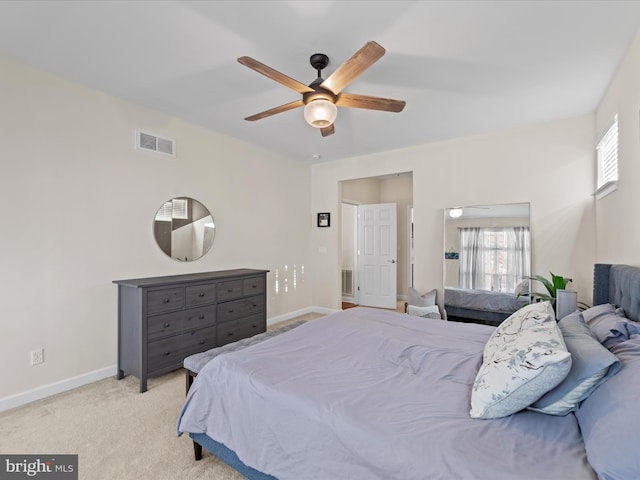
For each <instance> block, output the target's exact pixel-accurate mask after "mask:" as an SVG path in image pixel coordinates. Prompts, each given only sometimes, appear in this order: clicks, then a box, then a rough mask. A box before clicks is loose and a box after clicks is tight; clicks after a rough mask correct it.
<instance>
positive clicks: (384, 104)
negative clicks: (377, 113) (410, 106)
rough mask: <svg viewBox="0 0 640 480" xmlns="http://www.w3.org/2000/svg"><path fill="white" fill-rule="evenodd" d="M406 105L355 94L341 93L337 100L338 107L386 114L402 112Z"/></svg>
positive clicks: (396, 101) (398, 101) (400, 101)
mask: <svg viewBox="0 0 640 480" xmlns="http://www.w3.org/2000/svg"><path fill="white" fill-rule="evenodd" d="M406 104H407V102H405V101H404V100H393V99H391V98H381V97H369V96H367V95H357V94H355V93H341V94H340V95H338V99H337V100H336V105H337V106H338V107H349V108H366V109H368V110H382V111H384V112H401V111H402V109H403V108H404V106H405V105H406Z"/></svg>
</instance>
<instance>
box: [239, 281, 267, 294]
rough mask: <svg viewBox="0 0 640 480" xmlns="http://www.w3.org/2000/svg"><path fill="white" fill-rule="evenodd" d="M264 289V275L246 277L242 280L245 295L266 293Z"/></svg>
mask: <svg viewBox="0 0 640 480" xmlns="http://www.w3.org/2000/svg"><path fill="white" fill-rule="evenodd" d="M264 291H265V287H264V277H254V278H246V279H244V280H243V281H242V293H243V296H245V297H247V296H249V295H257V294H259V293H264Z"/></svg>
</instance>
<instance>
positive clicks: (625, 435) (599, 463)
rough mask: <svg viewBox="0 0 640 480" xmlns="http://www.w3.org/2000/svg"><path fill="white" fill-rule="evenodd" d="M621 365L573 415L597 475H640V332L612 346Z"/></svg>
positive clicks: (607, 477) (621, 476)
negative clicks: (639, 408) (639, 401)
mask: <svg viewBox="0 0 640 480" xmlns="http://www.w3.org/2000/svg"><path fill="white" fill-rule="evenodd" d="M611 352H612V353H613V354H615V355H616V356H617V357H618V359H619V360H620V363H621V365H622V368H621V369H620V372H618V374H617V375H616V376H614V377H613V378H611V379H609V381H608V382H606V383H604V384H602V385H600V387H599V388H598V389H597V390H595V391H594V392H593V393H592V394H591V396H590V397H589V398H587V399H586V400H585V401H584V402H582V404H581V405H580V407H579V408H578V410H576V412H575V415H576V418H577V419H578V424H579V425H580V430H581V431H582V438H583V440H584V445H585V449H586V451H587V459H588V460H589V463H590V464H591V466H592V467H593V469H594V470H595V471H596V473H597V474H598V478H602V479H613V478H620V479H622V478H624V479H627V478H640V455H638V432H640V415H639V414H638V399H639V398H640V382H639V381H638V376H639V375H640V335H634V336H632V337H631V338H630V339H629V340H626V341H624V342H621V343H618V344H616V345H614V346H613V347H611Z"/></svg>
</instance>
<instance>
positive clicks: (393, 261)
mask: <svg viewBox="0 0 640 480" xmlns="http://www.w3.org/2000/svg"><path fill="white" fill-rule="evenodd" d="M387 261H388V262H391V263H396V261H395V260H387Z"/></svg>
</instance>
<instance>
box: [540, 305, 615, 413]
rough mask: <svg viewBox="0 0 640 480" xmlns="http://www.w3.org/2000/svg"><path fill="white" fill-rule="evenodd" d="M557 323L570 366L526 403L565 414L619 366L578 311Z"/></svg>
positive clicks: (572, 409) (543, 411) (551, 411)
mask: <svg viewBox="0 0 640 480" xmlns="http://www.w3.org/2000/svg"><path fill="white" fill-rule="evenodd" d="M558 326H559V327H560V331H561V332H562V337H563V338H564V342H565V344H566V345H567V350H569V353H571V370H569V374H568V375H567V377H566V378H565V379H564V380H563V381H562V382H561V383H560V384H559V385H558V386H557V387H555V388H554V389H552V390H550V391H549V392H547V393H546V394H544V395H543V396H542V397H541V398H540V399H539V400H537V401H536V402H535V403H534V404H533V405H531V406H530V407H529V409H530V410H535V411H536V412H541V413H546V414H549V415H566V414H567V413H569V412H571V411H574V410H575V409H576V408H577V407H578V406H579V405H580V403H581V402H582V401H583V400H584V399H586V398H587V397H589V395H591V393H592V392H593V391H594V390H595V389H596V388H598V386H599V385H601V384H602V383H604V382H605V381H606V380H607V379H609V378H610V377H612V376H613V375H615V374H616V373H617V372H618V371H619V370H620V361H619V360H618V359H617V357H616V356H615V355H614V354H613V353H611V352H610V351H609V350H607V349H606V348H605V347H604V346H603V345H602V344H600V342H599V341H598V339H597V338H596V337H595V335H594V334H593V333H591V331H590V330H589V327H587V325H586V324H585V323H584V319H583V318H582V314H581V313H580V312H574V313H572V314H570V315H567V316H566V317H564V318H563V319H562V320H560V321H559V322H558Z"/></svg>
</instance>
